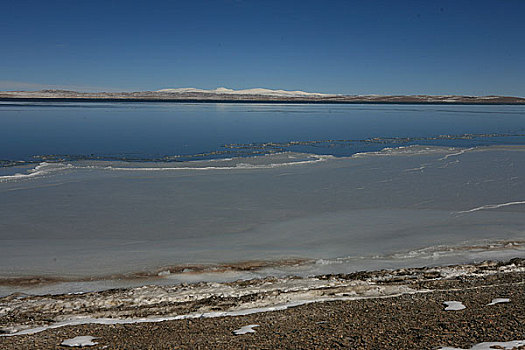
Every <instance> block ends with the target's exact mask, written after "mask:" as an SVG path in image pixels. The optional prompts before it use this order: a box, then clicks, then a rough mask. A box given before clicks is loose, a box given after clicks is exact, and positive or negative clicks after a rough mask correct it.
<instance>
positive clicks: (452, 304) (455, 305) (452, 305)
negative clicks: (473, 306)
mask: <svg viewBox="0 0 525 350" xmlns="http://www.w3.org/2000/svg"><path fill="white" fill-rule="evenodd" d="M443 304H445V305H447V307H446V308H445V311H458V310H463V309H465V305H463V303H462V302H460V301H444V302H443Z"/></svg>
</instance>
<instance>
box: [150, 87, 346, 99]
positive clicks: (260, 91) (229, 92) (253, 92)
mask: <svg viewBox="0 0 525 350" xmlns="http://www.w3.org/2000/svg"><path fill="white" fill-rule="evenodd" d="M157 92H161V93H175V94H180V93H189V92H192V93H201V94H215V95H257V96H283V97H322V96H336V95H330V94H321V93H318V92H304V91H287V90H270V89H262V88H255V89H244V90H233V89H227V88H224V87H220V88H217V89H213V90H203V89H196V88H178V89H162V90H157Z"/></svg>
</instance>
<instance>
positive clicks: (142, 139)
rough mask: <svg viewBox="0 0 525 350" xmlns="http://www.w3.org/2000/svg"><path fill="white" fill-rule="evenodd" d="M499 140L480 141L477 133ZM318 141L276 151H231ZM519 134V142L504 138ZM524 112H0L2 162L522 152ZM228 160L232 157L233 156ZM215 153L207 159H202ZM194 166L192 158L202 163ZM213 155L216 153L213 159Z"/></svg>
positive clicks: (54, 106) (415, 108)
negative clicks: (501, 148) (440, 149)
mask: <svg viewBox="0 0 525 350" xmlns="http://www.w3.org/2000/svg"><path fill="white" fill-rule="evenodd" d="M489 133H490V134H504V135H505V136H500V135H492V137H483V136H481V135H479V134H489ZM463 134H478V135H479V136H478V137H474V138H472V139H467V140H465V139H459V140H458V139H453V140H450V139H448V140H447V139H438V140H425V139H419V140H408V142H405V143H400V142H399V140H397V141H396V142H395V143H393V142H391V141H392V140H381V142H379V143H370V142H349V141H346V142H325V143H318V144H307V145H288V144H284V145H283V144H281V145H278V147H277V148H276V147H270V148H269V147H262V148H261V147H256V148H254V147H249V148H246V147H245V148H241V149H239V148H236V149H234V150H232V149H231V148H225V147H224V145H229V144H252V143H268V142H274V143H287V142H290V141H327V140H366V139H370V138H392V137H394V138H404V137H416V138H428V137H435V136H439V135H452V136H457V135H463ZM509 135H522V136H509ZM523 135H525V106H505V105H498V106H465V105H460V106H449V105H276V104H266V105H265V104H179V103H7V102H4V103H1V104H0V160H10V161H13V160H26V161H27V160H31V159H33V156H39V155H59V156H66V158H67V156H80V157H86V158H90V157H110V158H111V157H116V158H123V159H133V160H135V159H142V160H147V159H151V158H159V157H164V156H173V155H185V156H188V157H183V158H179V159H181V160H184V159H195V158H213V157H228V156H231V155H241V156H242V155H251V154H252V153H253V152H258V153H260V152H262V153H268V152H271V151H275V150H277V151H279V150H288V151H298V152H306V153H316V154H332V155H337V156H345V155H351V154H354V153H356V152H363V151H374V150H380V149H382V148H384V147H390V146H400V145H404V144H430V145H447V146H474V145H490V144H524V143H525V137H524V136H523ZM232 151H233V153H231V152H232ZM210 152H211V153H214V154H209V153H210ZM203 153H204V155H200V156H198V157H192V155H196V154H203ZM217 153H218V154H217Z"/></svg>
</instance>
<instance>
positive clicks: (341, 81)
mask: <svg viewBox="0 0 525 350" xmlns="http://www.w3.org/2000/svg"><path fill="white" fill-rule="evenodd" d="M0 45H1V46H0V89H2V90H14V89H33V90H34V89H40V88H46V87H61V88H72V89H80V90H156V89H161V88H168V87H199V88H216V87H219V86H225V87H229V88H234V89H241V88H251V87H266V88H281V89H287V90H292V89H293V90H295V89H299V90H306V91H319V92H328V93H345V94H369V93H377V94H416V93H423V94H471V95H488V94H500V95H515V96H525V1H523V0H515V1H513V0H494V1H482V0H479V1H475V0H472V1H462V0H455V1H430V0H429V1H426V0H417V1H400V0H397V1H391V0H387V1H373V0H363V1H319V0H317V1H305V0H302V1H285V0H279V1H270V0H264V1H263V0H260V1H233V0H230V1H228V0H218V1H200V0H192V1H130V0H128V1H110V0H104V1H93V0H91V1H75V0H66V1H51V0H48V1H41V0H38V1H25V0H6V1H3V2H2V6H1V10H0Z"/></svg>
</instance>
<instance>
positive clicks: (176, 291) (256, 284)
mask: <svg viewBox="0 0 525 350" xmlns="http://www.w3.org/2000/svg"><path fill="white" fill-rule="evenodd" d="M306 280H307V279H305V278H297V277H293V278H289V279H286V280H285V279H275V278H270V277H269V278H266V279H260V280H251V281H237V282H232V283H223V284H217V283H215V284H213V283H200V284H197V285H182V286H172V287H160V286H144V287H139V288H132V289H115V290H107V291H104V292H95V293H83V294H66V295H57V296H50V295H47V296H20V295H18V296H17V295H13V296H10V297H5V298H0V310H1V311H2V312H0V324H1V325H2V329H3V333H4V334H3V335H4V336H1V337H0V345H2V344H5V346H6V347H9V348H24V347H25V348H41V349H47V348H56V346H58V345H59V344H60V342H61V341H62V340H64V339H66V338H68V337H69V338H71V337H73V336H82V335H91V336H94V337H97V342H98V343H99V344H98V345H97V346H95V347H93V348H95V349H97V348H101V347H102V346H109V348H144V347H148V346H154V347H155V348H170V347H171V348H174V347H180V348H192V347H197V346H200V347H203V348H232V349H233V348H238V347H239V345H240V344H244V345H245V346H246V347H248V348H261V347H263V348H264V347H306V348H326V347H351V348H356V347H358V348H374V347H375V348H378V347H379V348H385V349H386V348H396V347H394V345H395V344H398V345H397V346H398V347H397V348H437V347H439V346H465V345H469V344H470V346H471V345H473V344H475V343H479V342H482V341H503V340H506V341H510V340H520V339H521V338H520V336H522V335H523V331H525V326H524V325H525V316H524V315H525V312H524V311H525V310H524V309H525V293H524V291H525V259H520V258H516V259H512V260H510V261H507V262H495V261H486V262H483V263H480V264H468V265H452V266H442V267H433V268H428V267H427V268H410V269H398V270H380V271H363V272H356V273H351V274H339V275H325V276H317V277H315V278H310V279H309V280H308V281H307V282H309V283H310V284H311V283H312V281H315V283H316V285H315V286H313V285H310V286H308V287H306V286H305V283H304V282H305V281H306ZM213 290H215V292H213ZM308 298H310V299H308ZM497 298H508V299H509V300H510V301H509V302H506V303H501V304H498V305H493V306H492V305H491V306H487V304H488V303H490V302H491V300H492V299H497ZM447 300H455V301H460V302H463V304H464V305H465V306H466V309H465V310H460V311H445V310H444V308H445V305H444V304H443V302H444V301H447ZM261 311H265V312H261ZM495 311H497V312H496V313H495ZM487 317H489V319H490V320H491V321H490V322H489V321H488V320H489V319H487ZM418 318H419V321H420V322H423V323H421V324H419V326H418V327H416V325H417V322H416V323H413V322H414V321H415V319H418ZM499 318H503V319H501V320H500V319H499ZM97 319H98V320H99V321H98V323H102V324H93V323H94V322H97V321H96V320H97ZM378 319H381V322H379V321H378ZM451 319H452V321H451ZM52 320H53V321H52ZM374 320H375V321H374ZM520 320H521V321H520ZM57 322H58V323H57ZM60 322H62V324H60ZM83 323H85V324H83ZM15 324H18V325H19V326H18V327H19V328H18V330H20V331H22V330H24V329H25V330H26V332H28V329H30V328H34V327H35V326H40V327H42V326H43V327H44V328H42V329H40V331H39V332H38V333H35V334H32V335H30V334H26V335H22V334H20V335H13V334H9V332H10V331H9V329H10V330H11V331H13V330H15V328H16V327H15ZM248 324H259V325H260V327H258V328H256V329H255V331H256V332H255V334H249V335H243V336H242V337H241V336H236V335H234V334H233V333H232V332H233V330H235V329H237V328H240V327H242V326H246V325H248ZM403 324H405V325H406V324H410V325H408V326H403ZM9 325H10V326H9ZM46 325H47V326H46ZM53 325H58V326H59V327H57V328H50V327H53ZM444 325H446V327H445V328H443V327H444ZM46 327H47V328H49V329H47V328H46ZM356 327H357V328H356ZM369 327H372V330H373V329H374V328H375V329H376V331H373V332H371V329H369ZM403 327H405V328H406V327H408V328H407V329H406V331H407V333H406V334H404V332H403ZM415 327H416V328H415ZM479 327H481V329H482V330H483V331H481V330H479ZM349 328H352V329H354V330H353V331H352V332H350V331H349ZM439 328H442V330H443V329H444V330H447V331H446V332H442V333H441V334H440V333H439V332H437V331H436V329H439ZM502 329H505V330H506V332H502ZM356 330H358V331H356ZM473 330H475V332H473ZM382 331H384V333H383V332H382ZM29 332H30V331H29ZM130 332H132V333H133V334H134V335H133V336H132V337H130V336H126V334H129V333H130ZM166 332H167V333H166ZM458 332H459V333H460V336H458ZM469 332H471V333H472V334H468V333H469ZM498 332H499V333H498ZM520 332H521V333H520ZM168 333H169V334H174V335H173V336H167V337H166V338H164V337H162V336H159V334H164V335H166V334H168ZM276 334H279V335H280V336H276ZM392 334H394V336H392ZM5 335H10V336H7V337H6V336H5ZM272 335H273V336H272ZM423 335H425V336H423ZM221 339H222V340H225V341H226V340H227V342H225V343H219V342H218V341H219V340H221ZM222 340H221V341H222ZM388 340H390V341H392V340H394V342H392V343H390V344H388V343H387V341H388ZM239 342H240V343H239ZM244 342H247V343H244ZM396 342H397V343H396ZM221 344H222V345H221ZM236 344H237V345H236ZM306 344H309V345H306ZM402 344H404V345H402ZM410 344H412V345H413V346H411V345H410ZM33 346H34V347H33ZM429 346H432V347H429Z"/></svg>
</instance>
